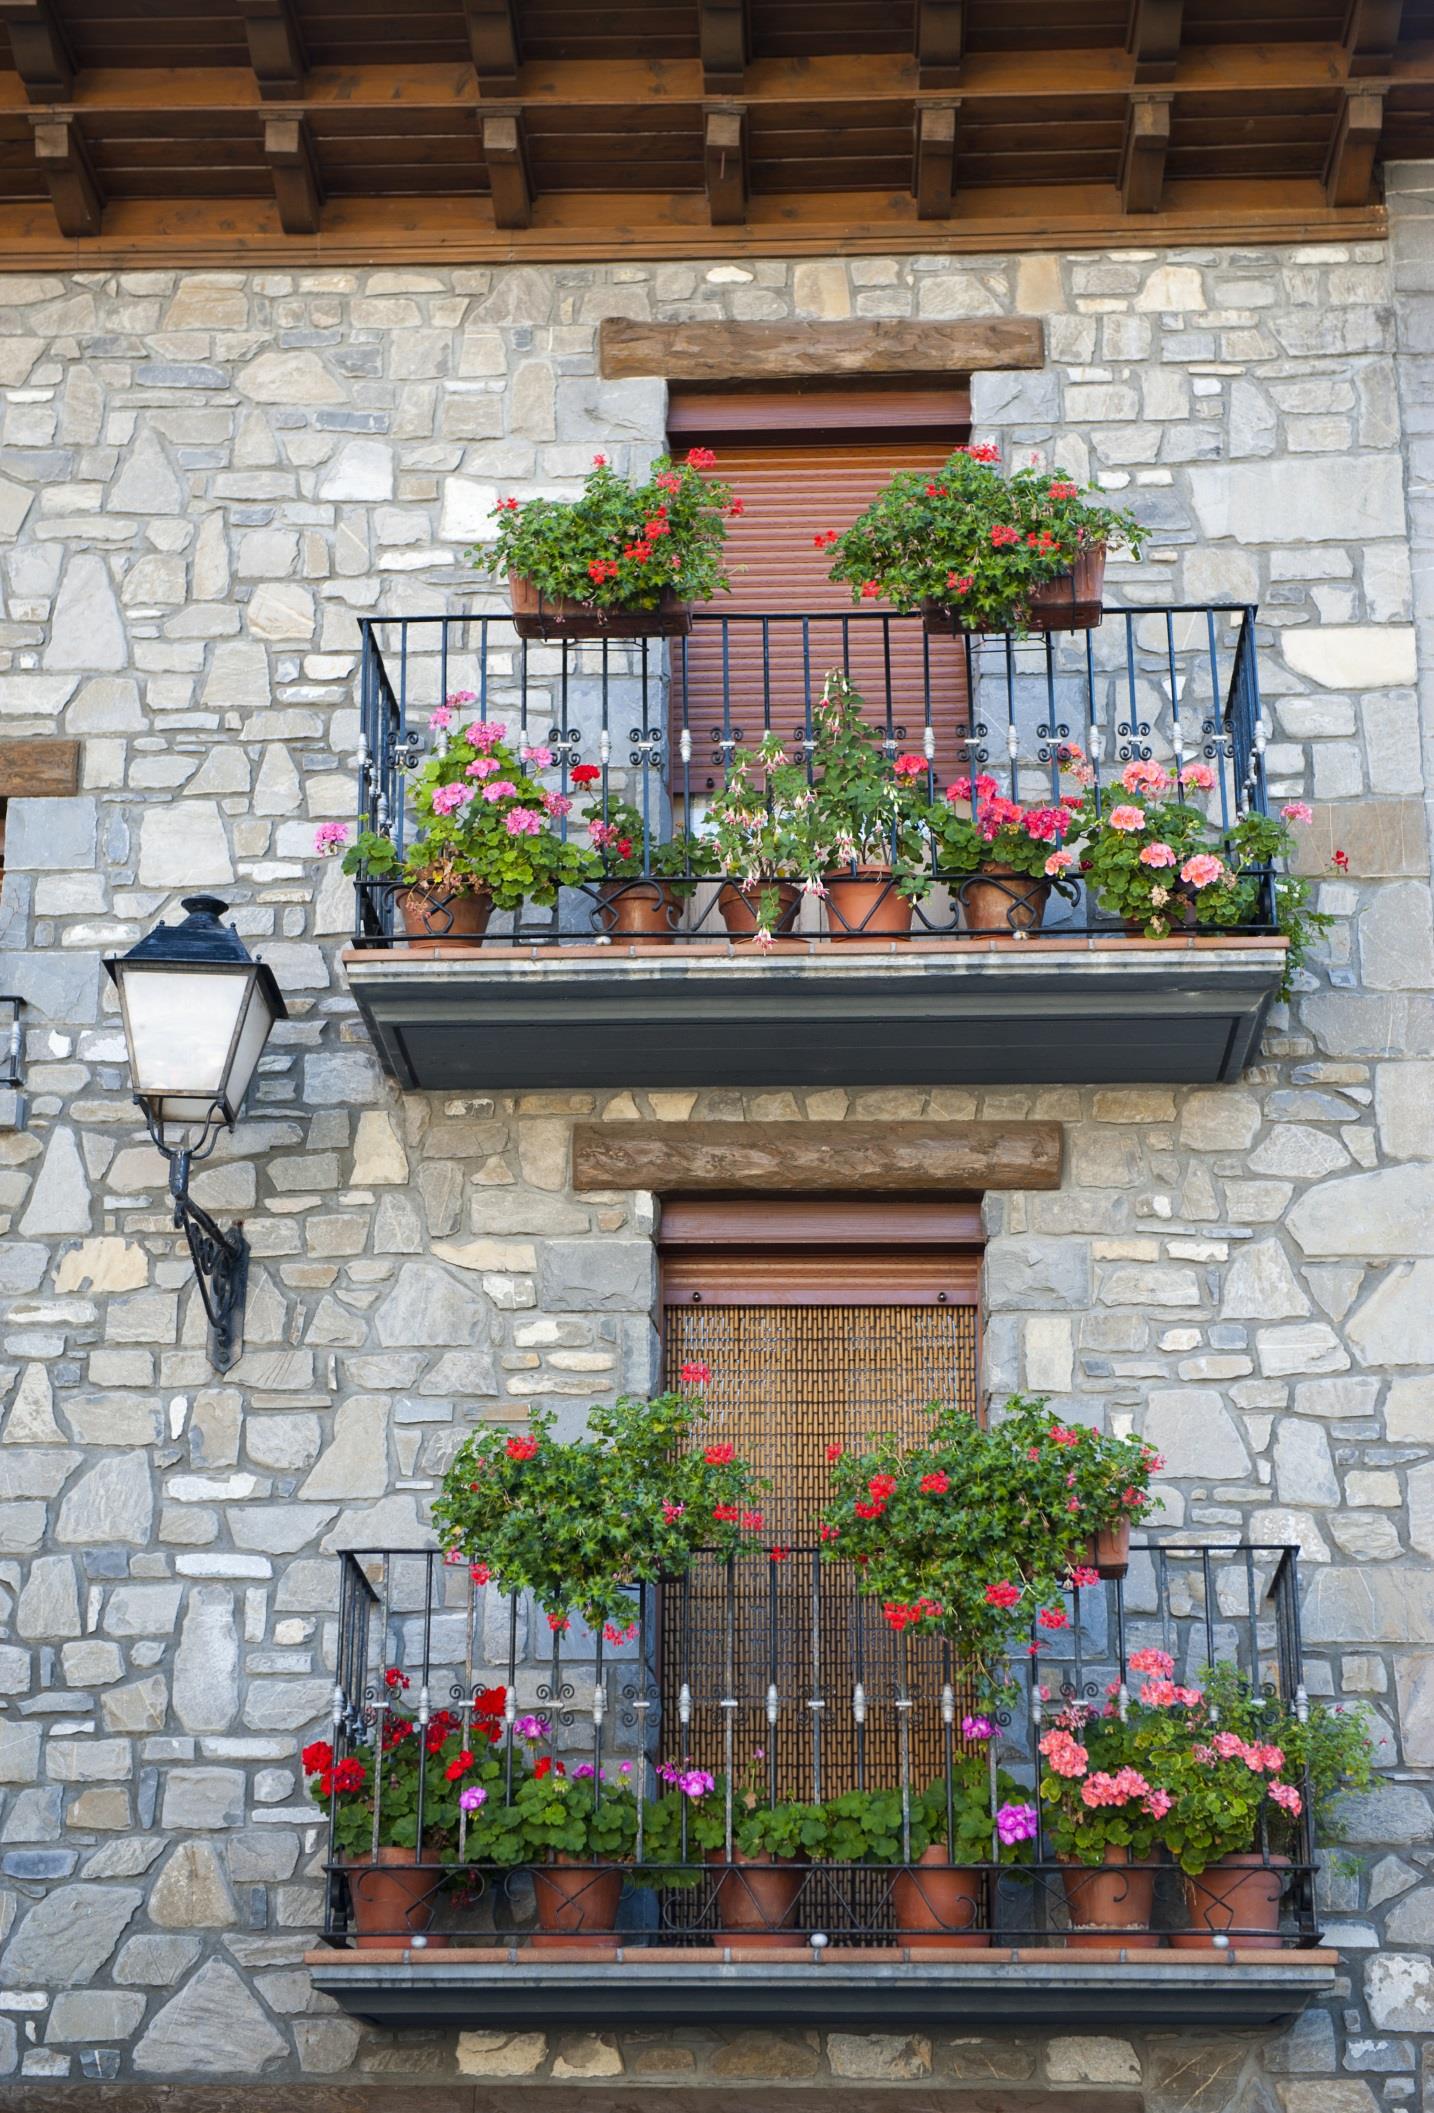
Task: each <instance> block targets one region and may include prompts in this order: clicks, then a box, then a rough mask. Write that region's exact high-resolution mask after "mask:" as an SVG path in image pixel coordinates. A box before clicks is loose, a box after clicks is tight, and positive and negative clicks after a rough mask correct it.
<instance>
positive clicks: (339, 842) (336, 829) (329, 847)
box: [314, 822, 349, 858]
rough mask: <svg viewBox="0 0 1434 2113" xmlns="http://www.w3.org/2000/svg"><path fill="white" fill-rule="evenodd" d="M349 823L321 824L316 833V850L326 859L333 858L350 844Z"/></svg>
mask: <svg viewBox="0 0 1434 2113" xmlns="http://www.w3.org/2000/svg"><path fill="white" fill-rule="evenodd" d="M348 837H349V831H348V824H347V822H320V824H319V826H318V828H317V829H316V830H315V831H314V849H315V850H316V851H317V852H319V853H321V854H322V856H323V857H324V858H332V857H333V855H334V853H335V852H336V851H338V850H339V849H340V848H341V847H342V846H343V845H344V844H346V843H347V842H348Z"/></svg>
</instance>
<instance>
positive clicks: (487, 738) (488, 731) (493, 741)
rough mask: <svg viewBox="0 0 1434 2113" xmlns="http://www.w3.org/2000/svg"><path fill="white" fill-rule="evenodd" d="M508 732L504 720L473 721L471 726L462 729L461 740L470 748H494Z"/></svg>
mask: <svg viewBox="0 0 1434 2113" xmlns="http://www.w3.org/2000/svg"><path fill="white" fill-rule="evenodd" d="M507 731H508V724H507V721H506V720H500V719H475V720H474V721H473V723H472V725H471V726H465V727H464V729H463V738H464V740H465V741H466V742H467V743H468V746H469V747H470V748H496V747H497V746H498V743H499V742H500V741H501V740H502V739H503V738H504V736H505V735H506V734H507Z"/></svg>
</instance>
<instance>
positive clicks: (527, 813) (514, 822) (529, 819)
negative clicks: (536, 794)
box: [503, 807, 543, 836]
mask: <svg viewBox="0 0 1434 2113" xmlns="http://www.w3.org/2000/svg"><path fill="white" fill-rule="evenodd" d="M503 820H504V825H505V827H506V828H507V831H508V834H509V836H539V835H541V833H542V828H543V817H542V816H541V815H540V814H539V813H538V811H537V809H536V808H534V807H512V808H510V809H509V811H508V813H507V814H506V815H505V816H504V818H503Z"/></svg>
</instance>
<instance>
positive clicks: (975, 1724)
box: [961, 1717, 996, 1739]
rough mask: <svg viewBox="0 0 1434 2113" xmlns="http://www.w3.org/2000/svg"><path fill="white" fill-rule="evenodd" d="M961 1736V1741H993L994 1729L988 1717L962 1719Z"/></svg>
mask: <svg viewBox="0 0 1434 2113" xmlns="http://www.w3.org/2000/svg"><path fill="white" fill-rule="evenodd" d="M961 1736H962V1738H963V1739H994V1738H995V1736H996V1727H995V1725H994V1724H993V1723H992V1722H991V1719H990V1718H989V1717H963V1718H962V1719H961Z"/></svg>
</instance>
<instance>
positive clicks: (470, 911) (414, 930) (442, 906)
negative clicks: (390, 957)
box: [394, 888, 493, 951]
mask: <svg viewBox="0 0 1434 2113" xmlns="http://www.w3.org/2000/svg"><path fill="white" fill-rule="evenodd" d="M394 900H395V901H396V902H397V904H398V914H399V916H400V917H401V918H402V920H403V929H404V931H405V932H406V933H407V934H408V936H409V938H410V939H421V940H424V941H426V942H428V943H429V944H431V945H433V946H435V947H438V948H440V949H443V948H446V949H448V950H450V951H451V950H453V949H455V948H457V947H464V946H473V945H474V944H476V942H477V941H478V940H480V939H481V938H482V937H483V934H484V933H485V932H486V931H487V929H488V919H489V918H490V917H491V916H492V914H493V898H492V896H491V895H490V894H489V893H488V890H487V889H486V888H484V889H482V890H481V891H480V892H479V893H478V894H476V895H441V894H438V893H437V892H435V891H431V890H429V889H427V888H400V889H399V891H398V893H397V895H396V896H395V898H394Z"/></svg>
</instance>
